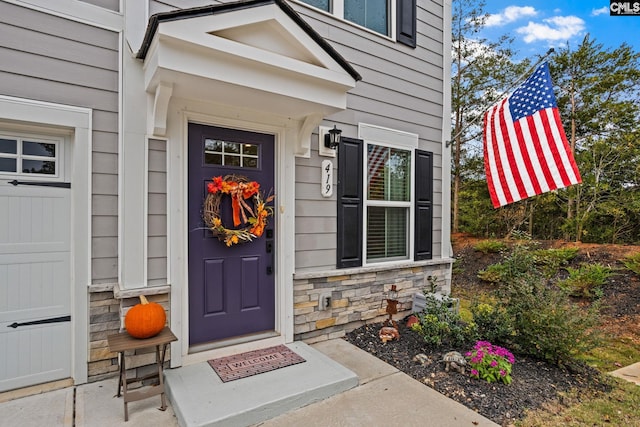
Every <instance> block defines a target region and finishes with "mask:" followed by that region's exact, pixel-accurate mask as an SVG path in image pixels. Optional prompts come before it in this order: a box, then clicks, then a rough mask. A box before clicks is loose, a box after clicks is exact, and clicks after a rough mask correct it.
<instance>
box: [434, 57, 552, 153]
mask: <svg viewBox="0 0 640 427" xmlns="http://www.w3.org/2000/svg"><path fill="white" fill-rule="evenodd" d="M553 52H555V49H554V48H550V49H549V50H548V51H547V53H545V54H544V56H542V57H540V59H539V60H538V62H536V63H535V64H534V65H532V66H531V67H529V69H528V70H527V72H525V73H523V74H522V75H521V76H520V77H518V78H517V79H516V81H515V82H514V83H513V84H512V85H511V86H509V87H508V88H507V89H506V90H505V91H504V92H502V94H501V95H500V96H499V97H498V98H497V99H498V100H500V99H502V98H504V96H505V95H506V94H507V93H509V92H510V91H511V89H513V88H514V87H516V86H518V85H519V84H520V82H521V81H522V80H524V79H525V78H527V77H529V75H530V74H531V72H532V70H534V69H535V68H536V67H537V66H538V65H540V64H541V63H542V62H543V61H544V60H545V59H547V58H548V57H549V55H551V54H552V53H553ZM494 104H495V102H493V103H491V105H489V106H488V107H486V108H485V109H484V110H482V113H481V114H478V116H476V118H475V119H473V120H472V121H471V122H469V123H467V125H466V126H465V127H464V128H462V129H460V130H459V131H458V133H456V134H455V135H454V136H452V137H451V139H449V140H448V141H447V142H446V143H445V147H446V148H449V147H450V146H451V144H452V142H453V140H455V139H456V138H457V137H459V136H460V135H462V133H463V132H464V131H466V130H467V129H469V128H470V127H471V126H473V125H474V124H476V122H477V121H478V120H480V118H481V117H483V116H484V113H486V112H487V111H489V109H490V108H491V107H492V106H493V105H494Z"/></svg>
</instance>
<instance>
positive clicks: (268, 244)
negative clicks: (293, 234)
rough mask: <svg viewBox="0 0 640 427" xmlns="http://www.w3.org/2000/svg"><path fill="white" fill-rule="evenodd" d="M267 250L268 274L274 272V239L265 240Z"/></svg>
mask: <svg viewBox="0 0 640 427" xmlns="http://www.w3.org/2000/svg"><path fill="white" fill-rule="evenodd" d="M265 252H266V253H267V260H268V261H267V274H268V275H271V274H273V240H266V241H265Z"/></svg>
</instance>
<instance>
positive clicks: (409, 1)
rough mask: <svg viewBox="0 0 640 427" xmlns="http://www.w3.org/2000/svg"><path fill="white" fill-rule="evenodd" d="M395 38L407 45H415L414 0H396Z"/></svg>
mask: <svg viewBox="0 0 640 427" xmlns="http://www.w3.org/2000/svg"><path fill="white" fill-rule="evenodd" d="M397 4H398V9H397V10H396V16H397V19H396V28H397V34H396V40H398V42H400V43H402V44H406V45H407V46H411V47H416V23H417V22H416V21H417V19H418V17H417V16H416V0H397Z"/></svg>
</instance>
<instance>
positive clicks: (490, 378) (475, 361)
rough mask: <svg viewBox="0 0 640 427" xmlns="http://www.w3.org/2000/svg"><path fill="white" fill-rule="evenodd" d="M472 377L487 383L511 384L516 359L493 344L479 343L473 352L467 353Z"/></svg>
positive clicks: (505, 350)
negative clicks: (512, 368) (500, 382)
mask: <svg viewBox="0 0 640 427" xmlns="http://www.w3.org/2000/svg"><path fill="white" fill-rule="evenodd" d="M466 356H467V359H468V360H469V365H470V366H471V376H472V377H474V378H479V379H483V380H486V381H487V382H490V383H492V382H498V381H502V382H503V383H505V384H510V383H511V367H512V365H513V364H514V363H515V361H516V359H515V358H514V357H513V354H511V352H510V351H509V350H507V349H505V348H502V347H499V346H497V345H493V344H491V343H490V342H489V341H478V342H476V345H475V346H474V348H473V350H472V351H469V352H467V353H466Z"/></svg>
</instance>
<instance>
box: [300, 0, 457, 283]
mask: <svg viewBox="0 0 640 427" xmlns="http://www.w3.org/2000/svg"><path fill="white" fill-rule="evenodd" d="M292 5H293V7H294V8H295V9H296V10H297V11H298V12H299V13H300V14H301V15H302V16H303V17H304V19H305V20H306V21H307V22H309V23H310V25H311V26H312V27H313V28H314V29H315V30H316V31H318V33H320V35H322V36H323V37H325V38H326V39H327V41H329V43H330V44H331V45H332V46H333V47H334V48H335V49H336V50H337V51H338V52H339V53H340V54H341V55H342V56H343V57H344V58H345V59H346V60H347V61H349V63H350V64H351V65H352V66H353V67H354V68H355V69H356V70H357V71H358V72H359V73H360V74H361V75H362V78H363V79H362V81H360V82H358V83H357V84H356V87H355V88H354V89H352V90H350V91H349V94H348V98H347V106H348V109H347V110H346V111H343V112H339V113H336V114H334V115H333V116H331V117H328V118H327V120H326V122H327V124H333V123H335V124H337V125H338V127H340V128H342V130H343V135H344V136H348V137H357V126H358V123H369V124H373V125H378V126H383V127H388V128H392V129H397V130H400V131H405V132H411V133H415V134H418V135H419V146H420V148H421V149H425V150H429V151H431V152H433V153H434V205H433V207H434V221H433V228H434V233H433V236H434V242H433V250H434V254H439V253H441V252H440V248H441V243H440V234H441V233H440V232H441V229H442V215H443V213H442V197H443V195H442V182H441V178H440V177H441V172H442V164H441V162H442V156H441V155H440V154H441V152H442V143H441V141H442V124H443V117H442V115H443V111H442V110H443V91H444V87H443V86H444V84H443V75H442V68H443V65H444V61H445V60H448V58H446V57H445V56H444V55H443V45H442V42H443V40H444V38H445V34H443V31H442V29H443V21H442V15H443V8H442V4H441V2H439V1H430V2H422V1H420V2H418V22H417V33H418V46H417V47H416V48H415V49H410V48H408V47H407V46H404V45H401V44H397V43H395V42H393V41H392V40H389V39H386V38H384V37H377V36H375V35H371V33H369V32H366V31H363V30H362V29H360V28H358V27H356V26H354V25H350V24H348V23H345V22H342V21H340V20H337V19H334V18H332V17H330V16H326V15H323V14H321V13H318V12H316V11H314V10H312V9H310V8H307V7H304V6H301V5H298V4H295V3H292ZM338 155H339V154H338ZM323 159H324V158H323V157H320V156H318V152H317V145H314V144H312V152H311V158H309V159H296V227H295V232H296V256H295V262H296V271H305V270H314V269H327V268H328V269H331V268H335V263H336V246H337V242H336V237H335V232H336V225H335V218H336V202H335V194H334V196H333V197H331V198H329V199H324V198H322V196H321V195H320V191H319V187H318V185H319V184H318V182H319V180H320V176H321V171H320V164H321V161H322V160H323ZM335 166H337V160H334V167H335ZM334 183H335V182H334ZM334 192H335V189H334ZM447 215H448V213H447Z"/></svg>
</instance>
